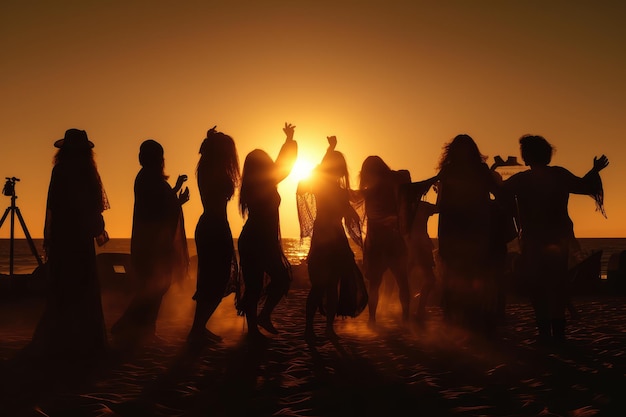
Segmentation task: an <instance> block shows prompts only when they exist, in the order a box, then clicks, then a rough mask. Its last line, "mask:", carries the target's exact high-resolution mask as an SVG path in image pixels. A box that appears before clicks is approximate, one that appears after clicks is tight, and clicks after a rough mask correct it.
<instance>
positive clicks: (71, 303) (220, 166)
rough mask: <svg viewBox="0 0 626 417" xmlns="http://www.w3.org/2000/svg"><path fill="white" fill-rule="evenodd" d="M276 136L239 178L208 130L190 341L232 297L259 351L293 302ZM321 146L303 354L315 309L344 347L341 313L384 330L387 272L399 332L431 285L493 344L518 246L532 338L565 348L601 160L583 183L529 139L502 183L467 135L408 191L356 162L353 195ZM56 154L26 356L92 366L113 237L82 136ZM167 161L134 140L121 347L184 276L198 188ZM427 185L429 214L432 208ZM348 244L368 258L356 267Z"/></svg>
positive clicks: (301, 190)
mask: <svg viewBox="0 0 626 417" xmlns="http://www.w3.org/2000/svg"><path fill="white" fill-rule="evenodd" d="M283 131H284V133H285V136H286V138H285V140H284V143H283V144H282V147H281V149H280V152H279V154H278V155H277V157H276V158H275V159H272V157H271V156H270V155H268V154H267V152H265V151H264V150H261V149H255V150H253V151H251V152H250V153H248V155H247V156H246V158H245V161H244V164H243V167H242V169H241V171H240V167H239V157H238V154H237V148H236V146H235V142H234V141H233V138H232V137H231V136H229V135H227V134H225V133H222V132H220V131H218V130H216V127H213V128H211V129H209V130H208V132H207V135H206V138H204V140H203V141H202V143H201V146H200V151H199V153H200V159H199V161H198V164H197V171H196V179H197V185H198V189H199V191H200V198H201V202H202V206H203V212H202V215H201V216H200V218H199V220H198V223H197V225H196V228H195V236H194V237H195V243H196V248H197V254H198V270H197V276H196V291H195V294H194V295H193V299H194V300H195V302H196V310H195V314H194V318H193V324H192V327H191V330H190V332H189V336H188V340H189V342H190V343H201V344H203V343H216V342H219V341H220V340H221V337H220V336H219V335H217V334H215V333H213V332H212V331H210V330H209V329H207V323H208V321H209V319H210V318H211V316H212V314H213V313H214V312H215V310H216V309H217V307H218V306H219V304H220V302H221V301H222V299H223V298H224V297H225V296H227V295H229V294H232V293H235V308H236V310H237V312H238V313H239V314H240V315H243V316H245V318H246V323H247V335H248V337H249V339H250V340H252V341H253V342H258V341H261V340H264V339H265V336H264V334H263V332H262V330H263V331H265V332H268V333H270V334H278V333H279V331H280V330H279V329H277V328H276V327H275V326H274V324H273V321H272V313H273V311H274V309H275V307H276V306H277V305H278V303H279V302H280V301H281V299H282V298H283V297H284V296H285V295H286V294H287V293H288V291H289V288H290V284H291V281H292V272H291V266H290V264H289V261H288V259H287V257H286V256H285V254H284V252H283V247H282V242H281V233H280V218H279V206H280V202H281V196H280V195H279V193H278V189H277V186H278V184H279V183H280V182H281V181H283V180H284V179H285V178H286V177H287V176H288V175H289V174H290V172H291V170H292V167H293V165H294V163H295V161H296V158H297V154H298V145H297V142H296V141H295V140H294V131H295V126H293V125H292V124H288V123H285V125H284V127H283ZM326 140H327V142H328V149H327V151H326V153H325V154H324V156H323V158H322V159H321V161H320V163H319V164H318V166H317V167H316V168H315V169H314V170H313V172H312V174H311V176H310V178H308V179H306V180H304V181H302V182H301V183H300V184H299V185H298V190H297V196H296V198H297V203H298V204H297V207H298V218H299V221H300V230H301V237H310V238H311V244H310V250H309V254H308V257H307V268H308V275H309V279H310V284H311V286H310V291H309V294H308V297H307V300H306V307H305V317H306V325H305V329H303V330H304V337H305V339H306V340H307V342H309V343H313V344H314V343H316V341H317V337H318V335H316V334H315V331H314V321H315V317H316V313H318V312H319V313H321V315H323V316H324V317H325V321H326V330H325V336H326V337H327V338H329V339H336V338H337V337H338V336H337V334H336V333H335V330H334V321H335V318H336V317H356V316H358V315H359V314H361V312H362V311H364V310H365V309H366V308H368V313H369V323H370V324H371V325H375V324H376V313H377V308H378V304H379V300H380V296H379V291H380V287H381V284H382V282H383V276H384V274H385V273H386V272H390V273H391V274H392V275H393V277H394V280H395V283H396V284H397V288H398V297H399V302H400V306H401V319H402V321H404V322H408V321H409V320H411V315H412V314H411V311H412V310H411V303H412V302H413V303H417V307H416V309H415V312H414V317H415V319H416V320H417V321H418V322H419V323H424V322H425V320H426V318H427V317H426V306H427V304H428V302H429V298H430V297H431V294H432V293H433V290H434V288H435V283H436V277H438V278H439V279H440V287H441V307H442V309H443V313H444V318H445V320H446V321H447V322H449V323H453V324H455V325H460V326H464V327H467V328H469V329H471V330H474V331H477V332H480V333H483V334H486V335H491V334H493V333H494V331H495V329H496V327H497V323H498V319H499V317H500V316H501V314H502V312H503V305H504V301H503V297H504V292H505V291H504V290H503V285H502V280H503V270H504V268H505V264H506V255H507V244H508V243H509V242H510V241H511V240H513V239H519V243H520V261H519V263H518V266H519V268H518V271H519V274H520V276H521V277H522V278H521V280H522V281H523V282H524V285H525V288H526V290H527V294H528V295H529V296H530V299H531V301H532V305H533V307H534V312H535V317H536V323H537V329H538V336H539V340H540V341H542V342H552V341H557V342H558V341H563V340H564V338H565V311H566V307H567V302H568V290H567V288H568V282H567V280H568V274H567V271H568V259H569V256H570V251H571V248H572V247H573V242H575V236H574V229H573V223H572V221H571V219H570V217H569V215H568V211H567V206H568V198H569V195H570V194H586V195H590V196H592V197H593V198H594V199H595V201H596V203H597V205H598V208H599V209H600V210H601V211H602V214H604V208H603V189H602V182H601V179H600V176H599V172H600V171H601V170H602V169H604V168H605V167H606V166H607V165H608V159H607V158H606V157H605V156H604V155H603V156H601V157H600V158H594V163H593V167H592V169H591V170H590V171H589V172H588V173H587V174H586V175H585V176H584V177H577V176H575V175H574V174H572V173H571V172H570V171H568V170H567V169H565V168H562V167H558V166H550V162H551V157H552V155H553V152H554V148H553V147H552V145H550V144H549V143H548V141H546V140H545V139H544V138H543V137H541V136H533V135H526V136H523V137H522V138H521V139H520V140H519V144H520V149H521V156H522V158H523V160H524V163H525V165H527V166H529V167H530V169H528V170H526V171H523V172H519V173H517V174H514V175H512V176H511V177H509V178H507V179H503V178H502V176H501V175H500V174H499V173H498V171H497V169H496V168H498V166H499V164H498V163H496V164H494V166H492V167H489V166H488V165H487V164H486V159H487V158H486V156H484V155H483V154H482V153H481V152H480V151H479V148H478V146H477V144H476V142H475V141H474V140H473V139H472V138H471V137H470V136H469V135H465V134H462V135H458V136H456V137H455V138H454V139H453V140H451V141H450V142H449V143H446V144H445V145H444V147H443V153H442V155H441V159H440V161H439V166H438V172H437V173H436V175H435V176H433V177H431V178H428V179H425V180H422V181H412V179H411V175H410V173H409V171H407V170H392V169H391V168H390V167H389V166H388V165H387V164H386V163H385V162H384V160H383V159H382V158H381V157H380V156H377V155H373V156H369V157H367V158H366V159H365V160H364V161H363V163H362V166H361V170H360V183H359V186H358V188H357V189H352V188H351V187H350V181H349V172H348V167H347V163H346V159H345V157H344V154H343V153H341V152H339V151H337V150H336V146H337V138H336V137H335V136H328V137H327V138H326ZM54 145H55V146H56V147H57V148H58V151H57V154H56V155H55V158H54V167H53V169H52V176H51V179H50V186H49V191H48V199H47V207H46V222H45V232H44V248H45V252H46V257H47V266H48V268H49V276H50V289H49V294H48V300H47V304H46V309H45V311H44V313H43V315H42V318H41V320H40V322H39V324H38V326H37V328H36V330H35V332H34V335H33V338H32V341H31V343H30V344H29V346H28V347H27V348H26V351H27V352H30V353H32V354H34V355H53V356H54V355H66V356H80V355H90V356H93V355H94V354H95V353H98V352H102V353H104V352H105V351H106V350H107V348H108V338H107V332H106V329H105V323H104V317H103V311H102V304H101V294H100V286H99V282H98V275H97V267H96V251H95V244H96V243H94V242H97V243H98V244H102V243H103V242H105V241H106V239H107V235H106V231H105V224H104V218H103V215H102V213H103V211H104V210H106V209H107V208H109V203H108V200H107V197H106V193H105V191H104V187H103V185H102V181H101V180H100V176H99V174H98V170H97V168H96V163H95V161H94V155H93V150H92V148H93V146H94V145H93V143H92V142H91V141H89V139H88V137H87V134H86V132H85V131H84V130H78V129H69V130H67V131H66V133H65V137H64V138H63V139H60V140H58V141H56V142H55V144H54ZM164 161H165V159H164V150H163V147H162V146H161V145H160V144H159V143H158V142H156V141H155V140H152V139H149V140H146V141H144V142H143V143H142V144H141V146H140V148H139V163H140V165H141V169H140V171H139V173H138V174H137V176H136V179H135V184H134V195H135V199H134V211H133V223H132V237H131V270H130V273H131V274H132V277H133V281H134V282H135V284H136V288H135V293H134V296H133V298H132V300H131V301H130V303H129V305H128V307H127V309H126V310H125V312H124V314H123V315H122V316H121V317H120V319H119V320H117V322H115V323H114V324H113V326H112V327H111V334H112V336H113V338H115V339H117V340H123V341H126V342H129V341H130V342H132V343H134V344H136V343H141V342H145V341H146V340H150V339H155V338H156V337H157V336H156V334H157V333H156V321H157V317H158V314H159V309H160V306H161V301H162V299H163V297H164V295H165V294H166V293H167V291H168V289H169V288H170V285H171V284H172V282H175V281H178V280H181V279H183V278H184V277H185V276H187V274H188V266H189V254H188V251H187V239H186V235H185V227H184V216H183V211H182V206H183V204H185V203H186V202H187V201H188V200H189V190H188V189H187V188H185V189H184V190H183V189H182V188H183V184H184V182H185V181H186V180H187V176H186V175H180V176H178V178H177V181H176V183H175V185H174V187H172V186H170V185H169V183H168V181H167V180H168V176H167V175H166V174H165V171H164V166H165V162H164ZM431 189H434V190H435V192H436V194H437V201H436V202H435V203H429V202H428V201H426V198H425V196H426V194H427V193H428V192H429V190H431ZM237 192H238V194H239V209H240V213H241V215H242V216H243V217H244V218H245V223H244V225H243V228H242V231H241V234H240V236H239V239H238V248H237V251H236V250H235V246H234V241H233V236H232V233H231V229H230V225H229V221H228V217H227V210H226V208H227V204H228V202H229V201H230V200H231V199H232V197H233V196H234V195H235V194H236V193H237ZM434 214H438V216H439V222H438V236H437V237H438V248H437V250H436V251H435V246H434V245H433V241H432V239H431V238H430V236H429V235H428V228H427V224H428V221H429V219H430V218H431V217H432V216H433V215H434ZM350 240H352V241H353V242H354V243H355V244H356V245H357V246H358V247H359V248H361V249H362V253H363V263H362V265H359V263H358V262H357V260H356V258H355V253H354V251H353V249H352V246H351V245H350ZM237 254H238V256H237ZM437 269H439V271H437ZM412 282H418V285H417V287H415V286H414V285H412V284H411V283H412ZM413 299H416V301H412V300H413Z"/></svg>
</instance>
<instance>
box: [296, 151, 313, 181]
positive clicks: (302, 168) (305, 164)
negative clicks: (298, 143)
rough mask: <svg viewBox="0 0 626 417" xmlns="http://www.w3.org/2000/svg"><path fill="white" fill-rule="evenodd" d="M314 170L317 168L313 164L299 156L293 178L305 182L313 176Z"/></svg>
mask: <svg viewBox="0 0 626 417" xmlns="http://www.w3.org/2000/svg"><path fill="white" fill-rule="evenodd" d="M313 168H315V164H314V163H313V162H311V161H309V160H308V159H306V158H302V157H300V156H299V157H298V159H297V160H296V163H295V164H294V166H293V169H292V170H291V176H292V178H293V179H294V180H295V181H300V180H303V179H305V178H308V177H309V175H311V171H313Z"/></svg>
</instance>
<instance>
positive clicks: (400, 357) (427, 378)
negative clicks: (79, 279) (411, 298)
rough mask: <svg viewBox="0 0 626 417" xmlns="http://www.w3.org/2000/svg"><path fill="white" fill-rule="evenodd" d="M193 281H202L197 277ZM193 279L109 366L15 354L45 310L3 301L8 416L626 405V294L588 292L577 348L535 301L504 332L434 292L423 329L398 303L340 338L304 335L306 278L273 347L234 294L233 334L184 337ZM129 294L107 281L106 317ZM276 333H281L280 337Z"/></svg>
mask: <svg viewBox="0 0 626 417" xmlns="http://www.w3.org/2000/svg"><path fill="white" fill-rule="evenodd" d="M191 281H193V280H191ZM192 284H193V283H192V282H189V283H188V285H187V287H172V288H171V290H170V292H169V293H168V295H167V297H166V299H165V300H164V304H163V307H162V311H161V315H160V319H159V322H158V336H159V340H156V341H154V342H152V343H150V344H148V345H146V346H145V347H143V348H141V349H138V350H136V351H134V352H115V351H114V352H113V353H112V354H111V357H110V358H108V359H107V360H106V362H105V363H100V364H98V365H97V366H87V364H81V365H80V366H72V367H70V366H68V365H67V364H62V363H48V364H46V366H34V365H33V364H29V363H24V362H20V361H19V360H17V359H15V357H16V355H17V354H18V352H19V351H20V349H21V348H22V347H24V346H25V345H26V344H27V343H28V341H29V339H30V337H31V335H32V331H33V328H34V326H35V324H36V322H37V319H38V317H39V314H40V313H41V311H42V308H43V299H42V298H41V297H37V296H28V297H26V296H23V297H21V298H16V299H12V300H6V299H3V300H1V302H0V361H1V362H0V372H1V374H0V375H1V377H0V384H1V385H0V415H2V416H7V417H9V416H10V417H13V416H51V417H52V416H85V417H87V416H124V417H136V416H398V415H415V416H441V415H454V416H536V415H543V416H564V417H565V416H576V417H582V416H584V417H588V416H605V415H607V416H613V415H615V416H618V415H625V414H624V412H626V400H625V394H624V393H626V376H625V374H626V355H624V348H625V347H626V314H625V311H624V301H625V300H626V298H624V297H609V296H589V297H584V296H579V297H577V298H576V299H575V303H576V305H577V307H578V309H579V311H580V313H581V317H580V319H579V320H577V321H575V322H570V323H569V332H568V342H567V345H566V346H563V347H558V348H556V347H555V348H546V347H541V346H538V345H537V344H536V343H535V337H534V336H535V330H534V326H533V320H532V316H533V315H532V309H531V307H530V305H529V304H528V303H527V302H526V301H525V300H524V299H521V298H512V299H510V300H509V304H508V307H507V311H506V321H505V323H503V325H502V327H501V331H500V334H499V336H498V337H497V338H495V340H489V341H487V340H482V339H481V338H479V337H476V336H474V335H471V334H469V333H467V332H465V331H463V330H461V329H455V328H451V327H449V326H448V325H446V324H444V322H443V321H442V316H441V310H440V308H439V307H438V306H437V305H436V304H435V303H433V305H431V307H430V308H429V309H428V311H429V313H430V316H429V320H428V322H427V323H426V325H425V326H418V325H417V324H415V323H412V324H409V325H405V324H402V323H401V322H400V321H399V316H400V314H399V306H398V305H397V304H396V303H395V302H389V303H387V304H382V305H381V306H380V312H379V319H378V323H377V326H376V328H370V327H368V323H367V317H368V315H367V312H364V313H363V314H361V316H359V317H357V318H356V319H345V320H342V319H339V320H338V321H337V324H336V330H337V333H338V334H339V335H340V337H341V339H340V340H339V341H338V342H331V341H329V340H326V339H324V338H322V337H321V335H323V327H322V326H323V319H322V318H321V316H320V317H319V319H318V322H317V326H318V327H317V330H318V334H319V335H320V340H319V343H318V345H317V346H314V347H310V346H307V344H306V343H305V341H304V338H303V329H304V303H305V298H306V294H307V289H306V288H305V286H304V285H296V286H295V288H293V289H292V291H291V292H290V294H289V296H288V297H287V298H286V299H284V300H283V302H281V304H280V305H279V307H278V309H277V311H276V313H275V316H274V321H275V325H276V327H277V328H278V329H279V330H280V334H279V335H277V336H271V337H269V339H268V341H267V342H266V343H263V344H261V345H253V344H250V343H249V341H248V340H247V339H246V338H245V337H244V335H245V321H244V319H243V318H242V317H239V316H237V315H236V312H235V309H234V308H233V298H232V295H231V296H230V297H227V298H225V299H224V300H223V302H222V304H221V306H220V307H219V309H218V311H217V312H216V314H215V315H214V317H213V318H212V319H211V320H210V322H209V324H208V327H209V328H210V329H211V330H213V331H214V332H215V333H218V334H220V335H221V336H222V337H223V342H221V343H215V344H211V345H206V346H201V347H192V346H189V345H187V343H186V335H187V332H188V330H189V328H190V326H191V318H192V315H193V308H194V305H193V304H192V303H191V300H190V298H191V291H192V290H193V288H192ZM128 299H129V295H128V294H127V293H125V292H123V291H120V290H119V289H118V290H115V289H105V290H104V291H103V303H104V310H105V316H106V320H107V325H108V327H109V328H110V325H111V324H112V323H113V322H114V321H115V320H116V319H117V318H118V317H119V316H120V315H121V313H122V311H123V309H124V308H125V306H126V303H127V302H128ZM268 336H269V335H268Z"/></svg>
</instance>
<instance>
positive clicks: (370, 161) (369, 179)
mask: <svg viewBox="0 0 626 417" xmlns="http://www.w3.org/2000/svg"><path fill="white" fill-rule="evenodd" d="M390 176H391V168H389V165H387V164H386V163H385V161H383V159H382V158H381V157H380V156H378V155H371V156H368V157H367V158H365V160H364V161H363V164H362V165H361V174H360V182H359V189H361V190H365V189H367V188H371V187H373V186H374V185H376V184H378V183H380V182H383V181H386V180H387V179H388V178H389V177H390Z"/></svg>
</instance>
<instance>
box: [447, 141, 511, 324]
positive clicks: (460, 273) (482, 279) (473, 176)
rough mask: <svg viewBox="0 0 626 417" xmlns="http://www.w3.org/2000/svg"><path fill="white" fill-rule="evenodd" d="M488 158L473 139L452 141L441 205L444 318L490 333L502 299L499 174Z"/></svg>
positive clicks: (449, 147) (448, 154) (449, 148)
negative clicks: (495, 202) (498, 281)
mask: <svg viewBox="0 0 626 417" xmlns="http://www.w3.org/2000/svg"><path fill="white" fill-rule="evenodd" d="M485 160H486V157H485V156H483V155H482V154H481V153H480V151H479V149H478V146H477V145H476V143H475V142H474V140H473V139H472V138H471V137H470V136H469V135H465V134H461V135H458V136H456V137H455V138H454V139H453V140H452V141H451V142H449V143H447V144H446V145H445V146H444V151H443V153H442V155H441V159H440V162H439V174H438V177H439V183H438V184H437V192H438V194H437V206H438V209H439V227H438V239H439V257H440V259H441V263H442V269H443V271H442V278H443V279H442V281H443V303H444V305H443V307H444V316H445V318H446V319H447V320H451V321H453V322H456V323H457V324H461V325H464V326H468V327H470V328H473V329H475V330H478V331H481V332H490V331H491V330H493V325H494V321H495V314H496V310H495V309H496V307H495V305H496V297H497V296H496V285H495V283H494V280H495V274H494V272H495V270H494V265H493V257H492V251H491V250H492V241H491V238H492V236H491V233H492V229H491V228H492V216H491V193H497V189H498V185H499V179H500V176H499V174H497V173H496V172H494V171H491V170H490V169H489V167H488V166H487V164H486V163H485Z"/></svg>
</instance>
